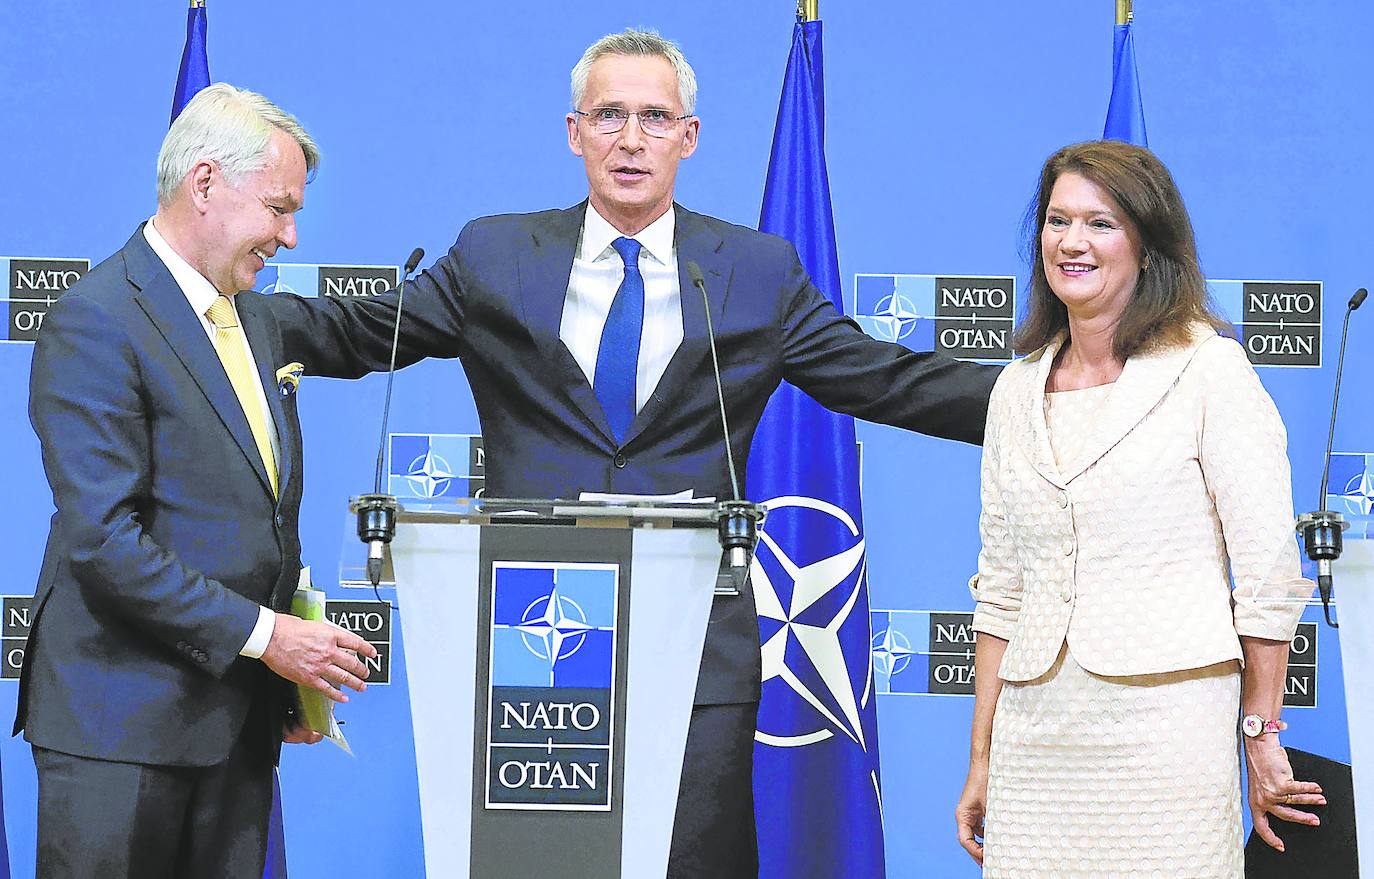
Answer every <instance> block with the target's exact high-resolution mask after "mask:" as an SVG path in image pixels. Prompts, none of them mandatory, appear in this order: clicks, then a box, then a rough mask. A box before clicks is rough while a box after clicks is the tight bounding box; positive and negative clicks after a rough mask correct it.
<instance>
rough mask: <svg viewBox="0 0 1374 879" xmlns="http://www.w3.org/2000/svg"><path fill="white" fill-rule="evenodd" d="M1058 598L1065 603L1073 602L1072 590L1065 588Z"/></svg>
mask: <svg viewBox="0 0 1374 879" xmlns="http://www.w3.org/2000/svg"><path fill="white" fill-rule="evenodd" d="M1059 597H1060V598H1062V599H1064V600H1065V601H1066V602H1067V601H1073V590H1072V589H1070V588H1069V587H1067V586H1065V587H1064V591H1063V592H1061V593H1059Z"/></svg>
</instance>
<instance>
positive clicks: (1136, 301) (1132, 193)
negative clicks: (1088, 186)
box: [1012, 140, 1235, 361]
mask: <svg viewBox="0 0 1374 879" xmlns="http://www.w3.org/2000/svg"><path fill="white" fill-rule="evenodd" d="M1063 174H1078V175H1080V176H1082V177H1085V178H1086V179H1088V180H1090V181H1092V182H1093V183H1095V184H1097V185H1098V186H1100V187H1101V188H1102V189H1103V190H1105V191H1106V192H1107V193H1108V194H1109V195H1110V196H1111V197H1112V200H1113V201H1115V202H1116V203H1117V205H1118V206H1119V207H1120V208H1121V211H1122V212H1123V213H1124V214H1125V216H1126V218H1127V219H1128V220H1129V222H1130V223H1131V224H1132V225H1133V226H1134V227H1135V230H1136V233H1137V235H1138V237H1139V239H1140V252H1141V264H1142V265H1143V266H1144V268H1143V269H1142V271H1141V272H1140V277H1139V279H1138V280H1137V281H1136V287H1135V292H1134V293H1133V294H1132V296H1131V299H1130V301H1129V302H1128V303H1127V305H1126V309H1125V311H1124V312H1123V313H1122V315H1121V321H1120V323H1118V324H1117V327H1116V335H1115V337H1114V338H1113V341H1112V351H1113V353H1114V354H1115V355H1116V356H1117V357H1118V358H1120V359H1121V360H1123V361H1124V360H1125V359H1126V358H1127V357H1130V356H1131V355H1132V354H1135V353H1137V352H1139V351H1142V350H1146V349H1148V348H1154V347H1170V346H1174V345H1182V344H1185V343H1186V342H1187V341H1188V339H1189V337H1190V334H1191V328H1192V326H1193V325H1194V324H1197V323H1203V324H1207V325H1209V326H1211V327H1213V328H1215V329H1216V330H1218V331H1220V332H1223V333H1226V334H1228V335H1234V332H1235V331H1234V330H1233V329H1232V328H1231V325H1230V323H1228V322H1227V321H1226V319H1225V318H1223V317H1221V316H1220V315H1219V314H1218V313H1217V312H1216V310H1215V308H1214V307H1213V305H1212V303H1211V301H1210V298H1209V297H1208V295H1207V282H1206V281H1205V280H1203V277H1202V269H1201V267H1200V266H1199V264H1198V256H1197V242H1196V241H1195V240H1194V238H1193V224H1192V222H1191V221H1190V220H1189V219H1188V211H1187V209H1186V208H1184V206H1183V196H1182V195H1180V194H1179V191H1178V186H1176V185H1175V184H1174V178H1173V176H1172V175H1170V174H1169V169H1168V168H1166V167H1164V163H1163V162H1161V161H1160V160H1159V159H1158V158H1157V157H1156V156H1155V154H1154V153H1152V152H1150V151H1149V150H1147V149H1145V148H1144V147H1138V146H1132V145H1131V144H1128V143H1123V142H1122V141H1118V140H1094V141H1088V142H1087V143H1079V144H1073V145H1072V146H1066V147H1064V148H1063V149H1061V150H1059V151H1058V152H1056V153H1055V154H1054V155H1052V156H1050V157H1049V158H1048V159H1046V160H1045V165H1044V167H1043V168H1041V169H1040V185H1039V190H1038V191H1037V193H1036V199H1035V206H1034V208H1035V214H1034V216H1033V217H1032V215H1031V214H1030V212H1029V211H1027V214H1026V221H1027V222H1026V227H1027V228H1026V237H1027V243H1028V244H1029V245H1030V247H1029V248H1028V249H1029V250H1030V259H1031V284H1030V302H1029V304H1028V305H1027V308H1026V315H1025V317H1024V318H1023V319H1022V321H1021V325H1020V326H1019V327H1017V328H1016V332H1015V333H1014V334H1013V336H1012V345H1013V347H1014V348H1015V349H1016V351H1017V353H1019V354H1028V353H1030V352H1031V351H1035V350H1037V349H1039V348H1041V347H1043V346H1044V345H1046V344H1048V343H1049V342H1051V341H1052V340H1053V339H1054V338H1055V336H1057V335H1059V333H1060V332H1062V331H1064V330H1066V329H1067V328H1068V325H1069V316H1068V310H1067V309H1066V308H1065V307H1064V303H1062V302H1060V301H1059V297H1057V296H1055V295H1054V291H1053V290H1051V289H1050V283H1049V279H1048V278H1047V277H1046V276H1045V263H1044V254H1043V253H1042V251H1041V245H1040V232H1041V230H1042V229H1044V227H1045V214H1046V212H1047V211H1048V208H1049V203H1050V193H1051V192H1052V191H1053V190H1054V184H1055V181H1056V180H1058V179H1059V177H1060V176H1061V175H1063ZM1032 222H1033V223H1034V225H1032Z"/></svg>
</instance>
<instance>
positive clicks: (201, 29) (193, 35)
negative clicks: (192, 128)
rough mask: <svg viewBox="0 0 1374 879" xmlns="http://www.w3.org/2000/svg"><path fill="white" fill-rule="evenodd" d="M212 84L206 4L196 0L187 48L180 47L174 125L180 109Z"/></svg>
mask: <svg viewBox="0 0 1374 879" xmlns="http://www.w3.org/2000/svg"><path fill="white" fill-rule="evenodd" d="M209 84H210V59H209V58H208V57H207V56H206V54H205V4H204V3H203V2H198V3H197V2H193V3H192V4H191V8H190V9H189V10H188V11H187V13H186V47H185V48H184V49H182V50H181V70H180V71H178V72H177V90H176V91H175V92H173V93H172V118H171V119H169V120H167V124H168V125H171V124H172V123H173V122H175V121H176V119H177V116H178V114H180V113H181V108H182V107H185V106H186V104H187V102H189V101H190V100H191V99H192V98H194V97H195V96H196V92H198V91H200V90H201V89H203V88H205V87H206V86H207V85H209Z"/></svg>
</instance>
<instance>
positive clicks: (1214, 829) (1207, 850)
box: [983, 646, 1244, 879]
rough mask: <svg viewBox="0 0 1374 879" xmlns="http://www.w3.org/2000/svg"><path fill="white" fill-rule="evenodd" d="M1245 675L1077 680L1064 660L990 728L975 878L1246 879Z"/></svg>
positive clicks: (1015, 694)
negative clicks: (982, 836) (1240, 728)
mask: <svg viewBox="0 0 1374 879" xmlns="http://www.w3.org/2000/svg"><path fill="white" fill-rule="evenodd" d="M1239 705H1240V666H1239V663H1237V662H1234V661H1232V662H1225V663H1219V664H1217V665H1212V666H1208V667H1206V668H1200V669H1191V670H1189V671H1182V672H1171V673H1167V674H1154V675H1141V676H1136V677H1101V676H1098V675H1094V674H1090V673H1088V672H1086V671H1084V670H1083V669H1082V668H1081V667H1080V666H1079V665H1078V663H1077V662H1075V661H1074V659H1073V656H1072V655H1070V654H1069V651H1068V648H1067V646H1066V647H1065V648H1064V649H1063V650H1061V652H1060V654H1059V659H1058V660H1057V661H1056V662H1055V664H1054V667H1053V668H1051V669H1050V670H1049V671H1048V672H1046V673H1045V674H1044V675H1043V676H1041V677H1039V678H1037V679H1036V680H1034V681H1030V682H1028V683H1022V684H1017V683H1006V684H1005V685H1004V686H1003V688H1002V695H1001V698H1000V699H998V702H997V713H996V715H995V716H994V719H993V731H992V757H991V765H990V777H989V782H988V806H987V821H986V831H987V837H986V841H985V849H984V862H983V875H984V877H1004V879H1078V877H1082V879H1113V877H1122V879H1125V877H1130V879H1242V876H1243V873H1244V856H1243V852H1242V838H1241V799H1240V762H1239V748H1238V740H1237V716H1238V713H1239Z"/></svg>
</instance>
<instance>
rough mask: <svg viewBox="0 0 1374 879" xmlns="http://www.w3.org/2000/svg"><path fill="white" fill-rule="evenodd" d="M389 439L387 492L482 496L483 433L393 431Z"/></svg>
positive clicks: (399, 495)
mask: <svg viewBox="0 0 1374 879" xmlns="http://www.w3.org/2000/svg"><path fill="white" fill-rule="evenodd" d="M388 440H389V442H388V445H387V452H388V455H387V459H388V460H387V480H386V485H387V487H386V490H387V493H388V494H391V495H394V496H395V497H397V498H402V499H407V498H409V499H418V500H433V499H434V498H478V497H481V496H482V492H483V491H484V490H485V484H486V471H487V464H486V453H485V451H484V449H483V446H482V437H480V436H477V435H475V434H466V433H393V434H391V435H390V436H389V437H388Z"/></svg>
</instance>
